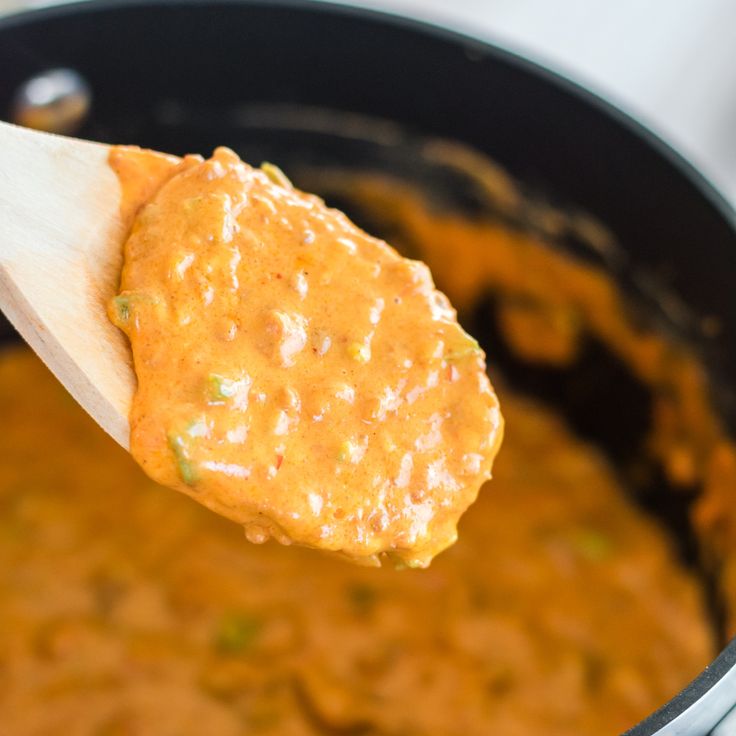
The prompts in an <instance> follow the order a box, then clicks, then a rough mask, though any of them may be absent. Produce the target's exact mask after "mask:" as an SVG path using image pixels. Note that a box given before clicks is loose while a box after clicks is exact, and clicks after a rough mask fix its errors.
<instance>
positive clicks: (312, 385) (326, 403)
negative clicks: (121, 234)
mask: <svg viewBox="0 0 736 736" xmlns="http://www.w3.org/2000/svg"><path fill="white" fill-rule="evenodd" d="M111 165H112V166H113V168H114V169H115V170H116V171H117V172H118V175H119V176H120V179H121V183H122V186H123V192H124V204H125V207H126V208H127V209H128V210H129V211H130V212H135V211H137V215H136V216H135V220H134V222H133V225H132V230H131V232H130V235H129V238H128V240H127V242H126V244H125V264H124V269H123V273H122V279H121V291H120V294H119V295H118V296H117V297H115V298H114V299H113V300H112V302H111V304H110V315H111V318H112V319H113V321H114V322H115V324H117V325H118V326H119V327H120V328H121V329H122V330H124V331H125V332H126V334H127V335H128V337H129V338H130V341H131V345H132V349H133V357H134V363H135V371H136V375H137V377H138V389H137V392H136V394H135V398H134V401H133V406H132V411H131V414H130V424H131V452H132V454H133V456H134V457H135V459H136V460H137V461H138V462H139V463H140V464H141V466H142V467H143V469H144V470H145V471H146V472H147V473H148V474H149V475H150V476H151V477H152V478H153V479H154V480H156V481H157V482H159V483H161V484H164V485H167V486H170V487H173V488H176V489H178V490H180V491H183V492H184V493H187V494H188V495H190V496H192V497H193V498H195V499H196V500H198V501H199V502H201V503H203V504H204V505H205V506H208V507H209V508H211V509H213V510H215V511H217V512H218V513H220V514H223V515H224V516H227V517H229V518H231V519H233V520H235V521H237V522H238V523H240V524H243V525H244V526H245V529H246V534H247V536H248V539H250V540H251V541H252V542H264V541H266V540H267V539H268V538H269V537H274V538H276V539H277V540H278V541H280V542H282V543H285V544H288V543H291V542H294V543H297V544H302V545H306V546H309V547H315V548H320V549H324V550H329V551H332V552H335V553H339V554H341V555H344V556H347V557H349V558H351V559H353V560H355V561H357V562H361V563H364V564H371V565H376V564H380V559H381V557H382V556H388V557H389V558H391V559H392V560H393V561H395V562H397V563H402V564H406V565H409V566H412V567H426V566H427V565H428V564H429V562H430V561H431V559H432V558H433V557H434V556H435V555H436V554H437V553H439V552H441V551H442V550H444V549H445V548H447V547H448V546H450V545H451V544H453V542H454V541H455V540H456V538H457V531H456V527H457V522H458V520H459V518H460V516H461V515H462V514H463V513H464V512H465V510H466V509H467V508H468V506H469V505H470V504H471V503H473V501H475V499H476V497H477V494H478V491H479V489H480V486H481V485H482V483H483V482H484V481H485V480H486V479H487V478H489V477H490V475H491V466H492V463H493V459H494V456H495V455H496V452H497V450H498V447H499V444H500V442H501V437H502V433H503V421H502V418H501V414H500V412H499V407H498V401H497V399H496V396H495V395H494V392H493V389H492V387H491V384H490V382H489V380H488V378H487V376H486V372H485V358H484V354H483V352H482V350H481V349H480V348H479V347H478V345H477V343H476V342H475V340H473V339H472V338H471V337H469V336H468V335H467V334H466V333H465V332H464V331H463V329H462V328H461V327H460V326H459V324H458V323H457V320H456V315H455V311H454V309H453V308H452V307H451V306H450V304H449V303H448V300H447V298H446V297H445V296H444V295H443V294H441V293H440V292H438V291H437V290H436V289H435V288H434V284H433V282H432V278H431V275H430V273H429V270H428V269H427V267H426V266H425V265H424V264H422V263H420V262H417V261H412V260H408V259H405V258H403V257H401V256H400V255H399V254H398V253H397V252H396V251H394V250H393V249H392V248H391V247H390V246H388V245H387V244H386V243H385V242H383V241H380V240H377V239H375V238H373V237H370V236H368V235H367V234H365V233H364V232H362V231H361V230H360V229H359V228H357V227H356V226H355V225H354V224H352V223H351V222H350V221H349V220H348V218H347V217H346V216H345V215H343V214H342V213H340V212H338V211H336V210H333V209H329V208H327V207H326V206H325V205H324V203H323V202H322V200H320V199H319V198H317V197H315V196H312V195H308V194H304V193H302V192H299V191H297V190H295V189H294V188H293V187H292V186H291V185H290V183H289V182H288V180H286V178H285V177H283V175H282V174H281V173H280V172H279V171H278V169H275V167H269V166H265V167H264V169H263V170H259V169H253V168H251V167H250V166H248V165H247V164H245V163H243V162H242V161H240V159H239V158H238V157H237V156H236V154H234V153H233V152H232V151H230V150H228V149H225V148H219V149H217V150H216V151H215V154H214V155H213V157H212V158H211V159H210V160H207V161H203V160H202V159H200V158H199V157H195V156H188V157H186V158H185V159H183V160H180V159H175V158H173V157H163V156H161V155H159V154H154V153H151V152H145V151H140V150H138V149H132V148H122V147H121V148H116V149H114V150H113V152H112V155H111Z"/></svg>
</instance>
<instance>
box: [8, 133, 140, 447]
mask: <svg viewBox="0 0 736 736" xmlns="http://www.w3.org/2000/svg"><path fill="white" fill-rule="evenodd" d="M108 153H109V148H108V146H105V145H102V144H100V143H91V142H89V141H81V140H76V139H74V138H64V137H62V136H56V135H50V134H48V133H37V132H35V131H31V130H28V129H26V128H20V127H17V126H14V125H8V124H7V123H0V309H2V311H3V312H4V313H5V315H6V316H7V317H8V319H9V320H10V321H11V322H12V323H13V325H14V326H15V328H16V329H17V330H18V332H19V333H20V334H21V335H22V336H23V337H24V338H25V340H26V341H27V342H28V343H29V345H30V346H31V347H32V348H33V349H34V350H35V351H36V352H37V353H38V355H39V356H40V357H41V358H42V359H43V361H44V362H45V363H46V365H47V366H48V367H49V368H50V369H51V370H52V371H53V372H54V374H55V375H56V377H57V378H58V379H59V380H60V381H61V382H62V383H63V384H64V386H65V387H66V388H67V389H68V390H69V392H70V393H71V394H72V396H74V398H75V399H76V400H77V401H78V402H79V403H80V404H81V405H82V406H83V407H84V408H85V409H86V410H87V411H88V412H89V413H90V414H91V415H92V417H93V418H94V419H95V420H96V421H97V422H98V423H99V424H100V425H101V426H102V428H103V429H104V430H106V431H107V432H108V433H109V434H110V435H111V436H112V437H113V439H115V440H116V441H117V442H119V443H120V444H121V445H122V446H123V447H125V448H126V449H127V448H128V435H129V426H128V411H129V408H130V403H131V400H132V397H133V391H134V388H135V374H134V372H133V367H132V357H131V352H130V347H129V345H128V343H127V341H126V339H125V337H124V335H123V334H122V333H121V332H120V331H119V330H118V329H117V328H116V327H114V326H113V325H112V323H111V322H110V321H109V320H108V318H107V314H106V311H105V308H106V303H107V301H108V300H109V299H110V297H112V296H113V295H114V294H115V293H116V291H117V287H118V281H119V278H120V269H121V266H122V258H123V256H122V247H123V238H124V228H123V222H122V219H121V216H120V196H121V191H120V185H119V183H118V179H117V176H116V175H115V173H114V172H113V170H112V169H111V168H110V167H109V166H108V163H107V156H108Z"/></svg>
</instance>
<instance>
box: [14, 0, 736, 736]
mask: <svg viewBox="0 0 736 736" xmlns="http://www.w3.org/2000/svg"><path fill="white" fill-rule="evenodd" d="M54 67H70V68H72V69H75V70H77V71H79V72H80V73H81V74H82V76H83V77H84V78H85V79H86V80H87V81H88V82H89V84H90V86H91V89H92V91H93V96H94V99H93V106H92V113H91V116H90V117H89V118H88V120H87V122H86V123H85V125H84V127H83V128H82V129H81V130H80V131H79V135H80V136H82V137H88V138H92V139H96V140H103V141H109V142H129V143H137V144H140V145H143V146H148V147H152V148H158V149H161V150H166V151H172V152H179V153H184V152H188V151H192V150H195V151H201V152H209V151H210V150H211V149H212V148H213V147H214V146H215V145H217V144H225V145H229V146H231V147H232V148H235V149H236V150H238V151H239V152H241V153H242V154H243V155H244V156H245V157H247V158H249V159H250V160H252V161H253V162H254V163H258V162H259V161H260V160H264V159H271V160H275V161H278V162H280V163H281V162H284V163H287V164H288V162H289V161H290V160H299V161H304V160H306V161H310V160H311V161H312V162H317V163H320V162H321V161H323V160H325V159H326V158H327V159H329V158H330V157H332V158H333V159H335V160H344V159H345V158H346V157H347V158H351V159H353V160H360V159H361V157H363V158H366V157H368V158H371V159H375V158H376V157H378V158H381V157H384V158H385V159H386V161H387V162H388V163H387V165H389V166H390V165H401V155H400V154H396V152H394V153H393V154H390V152H388V153H387V151H386V150H384V148H385V147H382V144H381V143H380V139H381V131H384V132H385V131H387V130H393V127H391V126H389V127H386V125H385V123H372V124H371V125H372V126H373V128H372V129H373V131H374V133H375V136H373V137H374V139H377V140H378V143H376V140H374V141H373V142H372V143H371V144H370V145H367V144H366V143H365V141H361V140H360V136H359V135H358V136H356V135H351V134H349V135H345V136H341V135H335V134H334V130H332V128H331V127H330V125H331V124H329V120H328V118H329V119H330V120H334V119H335V118H330V117H329V116H328V118H325V117H324V116H322V117H320V115H319V114H317V115H316V116H315V113H314V108H320V109H329V110H332V111H337V112H343V113H351V114H354V115H355V114H357V115H361V116H369V117H370V118H372V119H374V121H375V119H376V118H380V119H382V120H384V121H391V122H393V123H398V124H399V125H400V126H401V128H402V130H406V131H414V132H415V133H416V134H421V135H424V136H439V137H442V138H448V139H454V140H458V141H462V142H463V143H466V144H468V145H470V146H473V147H474V148H476V149H478V150H479V151H481V152H483V153H486V154H488V155H489V156H491V157H492V158H493V159H495V160H496V161H497V162H499V163H500V164H501V165H502V166H504V167H506V168H507V169H508V170H509V171H510V172H511V173H512V174H513V175H514V177H516V178H517V179H518V180H519V181H521V182H523V183H524V184H525V185H527V186H529V187H531V188H533V189H534V190H536V191H538V192H543V193H546V194H547V195H548V196H549V197H550V198H551V199H552V200H553V201H554V202H557V203H559V204H561V205H565V206H573V207H575V208H579V209H581V210H583V211H586V212H589V213H591V214H592V215H594V216H595V217H597V218H598V219H600V220H601V221H602V222H603V223H605V224H606V225H607V226H608V227H609V228H610V230H611V231H612V232H613V233H614V235H615V236H616V238H617V239H618V241H619V242H620V244H621V247H622V248H623V249H624V250H625V251H626V253H627V254H628V256H629V259H630V261H631V262H632V263H633V264H634V265H635V266H637V267H641V268H643V269H645V270H647V271H648V272H650V273H651V272H654V273H660V274H661V273H664V274H666V275H667V278H668V288H669V289H671V290H673V291H674V292H675V293H677V294H678V295H679V296H680V297H681V298H682V300H683V301H684V302H685V303H686V304H687V305H688V306H689V307H690V308H691V309H692V311H693V312H694V313H696V314H702V315H717V316H718V317H719V319H720V321H721V324H722V327H723V329H722V330H721V332H720V333H719V334H718V335H717V336H715V337H713V338H712V339H711V340H710V342H709V345H708V346H707V352H708V354H709V355H710V356H711V367H712V369H713V371H714V373H718V374H720V375H722V376H731V377H733V376H736V299H734V297H733V293H734V292H733V287H734V284H736V219H735V217H734V212H733V211H732V210H731V209H730V207H729V206H728V205H727V204H726V203H725V202H724V201H723V199H721V197H720V196H719V195H718V194H717V193H716V192H715V191H714V190H713V189H712V188H711V187H710V186H709V185H708V184H707V183H706V182H705V181H704V180H703V178H702V177H701V176H700V175H699V174H698V173H697V172H696V171H694V170H693V169H692V168H691V167H690V166H689V165H688V164H686V163H685V162H684V161H683V160H682V159H680V158H679V157H678V156H677V155H676V154H675V153H673V152H672V151H671V150H670V149H668V148H667V147H666V146H665V145H664V144H663V143H662V142H661V141H659V140H658V139H657V138H655V137H654V136H653V135H652V134H651V133H649V132H648V131H646V130H645V129H643V128H642V127H640V126H639V125H637V124H636V123H634V122H633V121H632V120H630V119H629V118H627V117H626V116H624V115H623V114H622V113H620V112H618V111H617V110H615V109H613V108H612V107H610V106H609V105H607V104H606V103H604V102H602V101H601V100H599V99H597V98H595V97H594V96H592V95H591V94H589V93H587V92H585V91H584V90H582V89H580V88H578V87H576V86H575V85H573V84H571V83H570V82H568V81H565V80H563V79H561V78H559V77H557V76H555V75H553V74H551V73H550V72H548V71H545V70H544V69H541V68H539V67H537V66H535V65H533V64H531V63H529V62H527V61H525V60H523V59H520V58H518V57H516V56H513V55H511V54H509V53H507V52H505V51H502V50H500V49H498V48H495V47H493V46H489V45H487V44H483V43H480V42H478V41H476V40H472V39H469V38H466V37H463V36H459V35H457V34H453V33H450V32H447V31H445V30H442V29H439V28H434V27H431V26H427V25H423V24H420V23H416V22H414V21H409V20H406V19H402V18H396V17H391V16H387V15H382V14H378V13H373V12H368V11H364V10H354V9H346V8H342V7H337V6H330V5H326V4H321V3H312V2H302V1H301V0H274V1H273V2H269V1H268V0H250V1H249V0H244V1H242V2H238V1H236V0H233V1H232V2H227V1H226V0H215V1H214V2H210V1H209V0H191V1H187V0H172V1H167V0H153V2H146V1H145V0H135V1H133V2H107V3H102V2H97V3H90V4H86V3H85V4H81V5H72V6H64V7H59V8H54V9H48V10H43V11H37V12H33V13H26V14H21V15H17V16H14V17H9V18H6V19H4V20H2V21H0V116H4V117H5V118H7V119H10V109H11V104H12V97H13V94H14V93H15V91H16V90H17V89H18V88H19V86H20V85H21V84H22V83H23V82H25V81H26V80H27V79H28V78H30V77H31V76H33V75H35V74H37V73H39V72H43V71H45V70H47V69H49V68H54ZM254 103H257V104H254ZM284 103H288V104H289V105H291V106H294V105H298V106H303V107H302V109H303V110H305V109H306V110H308V114H306V115H304V116H300V115H296V116H294V114H293V107H292V108H291V112H290V111H289V110H286V109H285V108H284V107H283V105H284ZM337 119H339V117H338V118H337ZM285 120H288V121H291V122H289V123H288V124H286V125H284V124H283V123H284V121H285ZM295 120H296V121H297V123H296V124H295V123H294V121H295ZM319 120H321V121H322V122H321V123H319V124H317V123H316V122H315V121H319ZM326 120H327V123H325V121H326ZM351 120H352V121H353V122H355V118H351ZM382 126H383V127H382ZM353 127H354V126H353ZM369 127H370V125H369ZM392 156H393V158H392ZM397 156H398V158H397ZM403 165H405V166H410V162H406V161H404V163H403ZM287 168H288V166H287ZM418 173H419V175H420V176H421V175H422V172H418ZM424 174H426V172H424ZM0 329H4V330H5V335H6V336H7V335H10V331H9V329H8V328H7V325H5V326H4V327H0ZM726 383H727V382H726ZM731 387H732V388H736V385H732V386H731ZM726 388H728V386H726ZM727 393H728V392H726V393H724V395H726V394H727ZM734 705H736V642H732V643H731V644H730V645H728V646H727V647H726V648H725V649H724V651H723V652H722V654H721V655H720V656H719V657H718V658H717V659H716V660H715V661H714V662H713V663H712V664H711V665H710V666H709V667H708V668H707V669H706V671H705V672H703V674H702V675H700V676H699V677H698V678H697V679H696V680H695V681H694V682H693V683H692V684H691V685H690V686H688V687H687V688H686V689H685V690H684V691H683V692H682V693H681V694H679V695H678V696H677V697H675V698H674V699H673V700H672V701H671V702H670V703H668V704H666V705H664V706H663V707H662V708H661V709H660V710H659V711H657V712H656V713H655V714H653V715H652V716H650V717H649V718H647V719H646V720H645V721H643V722H642V723H640V724H639V725H638V726H636V727H634V728H633V729H632V730H631V731H630V732H629V734H630V735H631V736H654V735H655V734H658V735H660V736H664V735H665V734H667V735H668V736H678V735H679V736H703V735H704V734H707V733H710V731H711V730H712V729H713V728H714V727H715V726H716V724H717V723H718V722H719V721H720V720H721V719H722V718H723V717H724V715H725V714H726V713H727V712H728V711H729V709H731V708H732V707H733V706H734Z"/></svg>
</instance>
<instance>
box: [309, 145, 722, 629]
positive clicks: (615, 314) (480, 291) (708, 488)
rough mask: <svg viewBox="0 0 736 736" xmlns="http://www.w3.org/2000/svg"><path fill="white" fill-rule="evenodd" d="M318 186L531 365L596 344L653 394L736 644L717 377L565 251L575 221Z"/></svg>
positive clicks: (673, 470) (500, 188) (660, 454)
mask: <svg viewBox="0 0 736 736" xmlns="http://www.w3.org/2000/svg"><path fill="white" fill-rule="evenodd" d="M463 155H465V156H467V151H464V149H462V148H461V149H460V150H459V152H458V150H455V149H452V150H450V151H449V153H448V156H449V158H451V159H452V160H453V161H454V162H455V163H457V162H458V161H460V162H462V163H463V164H464V165H465V164H467V163H468V162H463V161H462V156H463ZM469 168H470V169H471V170H472V173H473V176H475V177H476V178H478V179H479V180H481V181H482V182H483V185H484V188H485V189H486V190H487V194H488V199H489V201H490V200H493V201H495V202H496V203H497V204H498V203H499V202H500V204H501V209H502V210H504V211H505V210H512V209H513V207H514V206H515V198H516V197H518V196H519V195H518V194H515V192H514V191H513V185H512V183H511V182H510V180H508V179H507V178H506V177H505V175H504V174H503V173H502V172H499V170H498V169H497V168H496V167H495V165H494V164H493V163H492V162H490V161H488V160H487V159H485V158H484V157H482V156H478V155H474V156H472V160H471V161H470V164H469ZM315 184H316V185H318V186H320V187H321V190H322V191H326V192H327V193H335V194H339V195H340V196H341V197H342V199H343V200H347V201H349V202H351V203H352V204H353V205H355V206H357V207H358V208H359V209H360V210H361V211H362V212H363V213H364V214H367V215H369V216H370V217H371V218H372V220H374V221H375V222H379V223H380V224H381V226H382V227H386V228H388V229H390V230H391V232H392V233H394V237H395V238H396V240H397V243H398V244H400V245H401V244H403V245H404V246H405V247H406V249H407V250H410V251H411V252H412V253H413V254H415V255H416V256H417V257H419V258H421V259H422V260H424V261H426V263H427V264H429V266H430V267H431V268H432V270H433V272H434V273H436V274H438V275H439V276H441V282H440V284H439V285H440V287H441V288H442V289H443V290H444V291H445V292H446V293H447V294H448V295H449V297H450V298H451V299H452V300H453V303H454V304H455V305H457V308H458V310H459V312H460V314H461V315H463V314H467V313H469V312H471V311H472V310H473V309H474V308H475V307H476V306H477V305H478V304H479V303H480V302H481V301H482V300H483V299H484V298H486V297H487V296H488V295H489V294H492V295H493V297H494V298H495V299H496V302H497V309H498V316H497V319H498V323H499V328H500V330H501V332H502V333H503V336H504V338H505V340H506V341H507V343H508V345H509V347H510V349H511V350H512V351H513V352H514V353H515V354H516V355H517V356H518V357H519V358H520V359H522V360H523V361H525V362H528V363H538V364H547V365H552V366H557V367H565V366H568V365H570V364H572V363H573V362H574V361H575V359H576V357H577V355H578V352H579V348H580V346H581V344H583V343H584V341H585V340H586V339H587V338H588V337H590V336H592V337H594V338H595V339H597V340H599V341H600V342H601V343H602V344H604V345H605V346H606V347H607V349H608V350H610V352H611V353H612V354H613V355H615V356H616V357H617V358H618V359H619V360H621V361H622V362H623V363H624V364H625V365H626V366H627V367H628V369H629V370H630V371H631V373H632V375H633V376H635V377H636V378H637V380H638V381H640V382H641V384H642V385H644V386H646V387H647V388H648V389H649V390H650V391H651V396H652V414H651V417H650V427H649V432H648V437H647V439H646V446H645V447H643V448H642V453H643V455H646V456H650V457H651V458H653V459H654V460H655V461H656V462H657V463H658V464H659V466H660V467H661V469H662V471H663V472H664V474H665V476H666V477H667V478H668V480H669V481H670V483H672V485H673V486H674V487H675V488H679V489H681V490H680V491H679V492H681V493H683V494H691V493H693V491H694V489H697V491H698V495H697V498H695V500H694V502H693V504H692V506H691V510H690V518H691V523H692V525H693V527H694V528H695V530H696V534H697V536H698V543H699V547H700V549H699V552H700V557H701V562H702V564H703V565H704V567H705V568H706V569H708V570H709V571H710V573H711V575H712V576H713V578H714V579H715V581H716V585H717V587H718V595H719V598H720V600H721V605H722V606H723V608H724V614H725V615H724V618H725V626H724V631H723V634H724V636H726V637H728V638H730V637H732V636H734V635H736V444H734V441H733V439H732V438H731V437H730V436H729V435H728V433H727V431H726V428H725V427H724V425H723V422H722V421H721V419H720V417H719V415H718V413H717V412H716V411H715V410H714V406H713V398H712V393H711V386H710V385H709V380H708V374H707V371H706V369H705V366H704V365H703V364H702V362H701V360H700V359H699V357H698V356H697V355H696V354H695V353H694V352H693V350H692V349H691V348H690V347H689V346H687V345H684V344H682V343H680V342H677V341H676V340H674V339H672V338H671V337H670V336H666V335H663V334H660V333H658V332H656V331H654V330H653V329H652V328H646V327H643V326H642V324H641V322H640V320H639V319H637V315H636V313H635V312H632V311H631V309H630V308H629V305H628V304H627V300H626V298H625V297H624V295H623V294H622V293H621V291H620V289H619V287H618V286H617V284H616V283H615V281H614V280H613V279H612V278H611V277H610V275H609V274H608V273H606V272H605V271H604V270H602V269H601V268H598V267H596V266H593V265H590V264H588V263H584V262H581V261H579V260H576V259H574V258H572V257H570V256H568V255H567V254H565V253H564V252H561V251H560V250H559V249H557V248H555V247H554V240H555V233H556V232H558V231H559V230H560V229H562V226H563V224H564V222H565V215H564V214H562V213H560V212H556V211H551V212H548V213H545V214H546V215H547V216H548V217H549V219H550V220H551V227H550V228H549V229H550V231H551V233H550V235H549V236H548V238H547V239H545V238H544V237H540V236H535V235H530V234H529V233H526V232H522V231H520V230H515V229H513V228H510V227H508V226H507V225H504V224H502V223H501V222H499V221H498V220H496V219H493V218H491V217H481V218H476V219H469V218H467V217H464V216H463V215H462V214H460V213H457V212H453V211H451V210H449V209H443V208H437V207H435V206H433V205H432V203H430V202H429V201H428V200H427V198H426V197H425V196H424V195H423V193H422V192H420V191H418V190H417V188H416V187H413V186H411V185H408V184H406V183H404V182H402V181H400V180H398V179H394V178H391V177H388V176H383V175H372V174H366V173H363V172H358V173H350V172H330V173H327V174H325V173H320V174H319V175H318V176H317V177H316V180H315ZM584 227H585V230H586V231H591V232H590V234H591V235H592V236H593V238H592V239H593V240H594V241H595V240H599V241H603V243H604V244H605V241H606V240H607V238H608V237H609V236H607V234H606V233H605V231H604V230H602V229H601V227H600V225H597V224H596V223H590V222H585V223H584ZM585 234H586V233H583V235H585ZM579 235H580V233H579ZM592 410H593V409H592Z"/></svg>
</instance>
